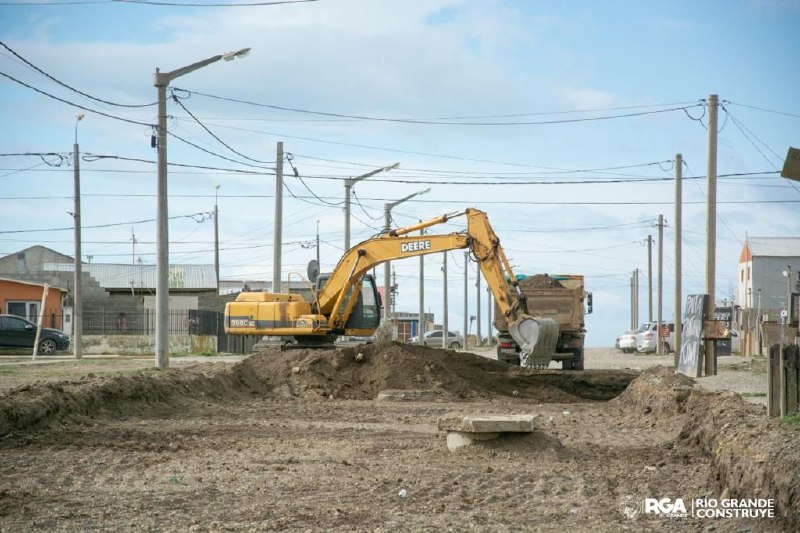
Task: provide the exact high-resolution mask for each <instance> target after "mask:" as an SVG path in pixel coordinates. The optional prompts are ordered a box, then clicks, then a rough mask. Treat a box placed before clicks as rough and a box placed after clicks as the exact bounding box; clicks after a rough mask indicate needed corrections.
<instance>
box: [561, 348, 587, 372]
mask: <svg viewBox="0 0 800 533" xmlns="http://www.w3.org/2000/svg"><path fill="white" fill-rule="evenodd" d="M561 370H583V349H582V348H576V349H574V350H572V359H564V360H563V361H561Z"/></svg>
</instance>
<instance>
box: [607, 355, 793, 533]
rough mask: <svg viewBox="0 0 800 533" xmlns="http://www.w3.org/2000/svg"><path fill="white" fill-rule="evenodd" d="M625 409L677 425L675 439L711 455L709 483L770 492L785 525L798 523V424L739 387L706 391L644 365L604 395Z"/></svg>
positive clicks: (744, 493) (734, 494) (731, 492)
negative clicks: (750, 399) (748, 398)
mask: <svg viewBox="0 0 800 533" xmlns="http://www.w3.org/2000/svg"><path fill="white" fill-rule="evenodd" d="M609 405H611V406H617V407H619V408H620V409H621V410H623V411H624V415H623V416H627V417H629V419H630V420H634V419H635V420H636V421H637V422H642V421H646V420H650V421H654V422H655V423H656V424H657V426H658V427H659V428H662V429H664V428H670V427H671V428H675V429H676V430H680V437H679V438H678V441H677V442H676V444H677V445H679V446H680V447H681V448H682V449H684V450H686V453H687V454H688V455H687V456H692V455H693V454H695V453H696V451H697V449H699V450H700V451H701V453H703V454H704V455H706V456H708V457H710V458H711V461H712V463H713V466H714V471H713V472H714V479H712V480H711V481H712V483H714V484H716V485H717V486H718V489H719V492H718V493H717V494H722V493H723V492H727V494H728V496H726V497H729V498H740V499H741V498H773V499H775V504H776V516H777V517H779V519H780V520H781V523H782V524H783V526H784V529H785V530H786V531H800V512H798V511H797V508H798V503H800V438H798V437H800V428H797V427H792V426H790V425H787V424H786V423H783V422H781V421H779V420H776V419H770V418H767V415H766V412H765V409H764V407H763V406H759V405H753V404H750V403H747V402H745V401H744V400H743V399H742V397H741V396H739V395H738V394H733V393H730V392H709V391H706V390H703V389H699V388H695V387H694V380H693V379H691V378H688V377H686V376H684V375H682V374H677V373H675V371H674V370H673V369H670V368H666V367H655V368H651V369H648V370H646V371H644V372H643V373H642V374H641V375H640V376H639V377H638V378H636V379H635V380H633V381H632V382H631V384H630V385H629V386H628V388H627V389H626V390H625V391H624V392H623V393H622V394H620V395H619V396H618V397H616V398H614V399H613V400H611V401H610V402H609Z"/></svg>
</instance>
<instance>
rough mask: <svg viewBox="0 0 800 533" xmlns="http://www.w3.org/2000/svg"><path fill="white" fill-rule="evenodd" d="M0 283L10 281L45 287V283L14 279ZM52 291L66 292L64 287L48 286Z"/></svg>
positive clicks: (3, 279)
mask: <svg viewBox="0 0 800 533" xmlns="http://www.w3.org/2000/svg"><path fill="white" fill-rule="evenodd" d="M0 281H10V282H12V283H21V284H22V285H33V286H34V287H44V286H45V284H44V283H37V282H35V281H23V280H21V279H13V278H0ZM48 287H49V288H51V289H56V290H59V291H61V292H66V291H65V289H64V288H63V287H56V286H55V285H48Z"/></svg>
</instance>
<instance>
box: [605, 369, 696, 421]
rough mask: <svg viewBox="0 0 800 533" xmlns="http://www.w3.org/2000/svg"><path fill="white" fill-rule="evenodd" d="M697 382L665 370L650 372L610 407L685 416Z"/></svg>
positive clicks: (643, 374) (633, 384) (642, 375)
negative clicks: (683, 414) (682, 414)
mask: <svg viewBox="0 0 800 533" xmlns="http://www.w3.org/2000/svg"><path fill="white" fill-rule="evenodd" d="M693 387H694V380H692V379H691V378H688V377H686V376H684V375H683V374H677V373H676V372H675V371H674V370H673V369H671V368H667V367H664V366H658V367H653V368H650V369H648V370H646V371H644V372H642V374H641V375H640V376H639V377H637V378H636V379H634V380H633V381H632V382H631V384H630V385H629V386H628V388H627V389H625V391H624V392H623V393H622V394H620V395H619V396H617V397H616V398H614V399H613V400H612V401H611V402H610V403H611V404H612V405H617V406H619V407H623V408H626V409H628V410H630V411H632V412H645V413H651V412H652V413H653V414H655V415H675V414H680V413H683V412H685V404H686V401H687V399H688V398H689V394H690V393H691V392H692V390H693Z"/></svg>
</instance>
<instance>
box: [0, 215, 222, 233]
mask: <svg viewBox="0 0 800 533" xmlns="http://www.w3.org/2000/svg"><path fill="white" fill-rule="evenodd" d="M206 214H207V213H206V212H204V211H201V212H199V213H191V214H189V215H176V216H172V217H169V220H175V219H178V218H191V219H194V220H195V222H197V219H196V218H195V217H198V216H205V215H206ZM155 221H156V219H154V218H151V219H147V220H134V221H131V222H113V223H110V224H98V225H95V226H83V229H95V228H110V227H113V226H130V225H135V224H145V223H148V222H155ZM73 229H75V226H68V227H64V228H46V229H15V230H2V231H0V234H9V233H41V232H43V231H68V230H69V231H72V230H73Z"/></svg>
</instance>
